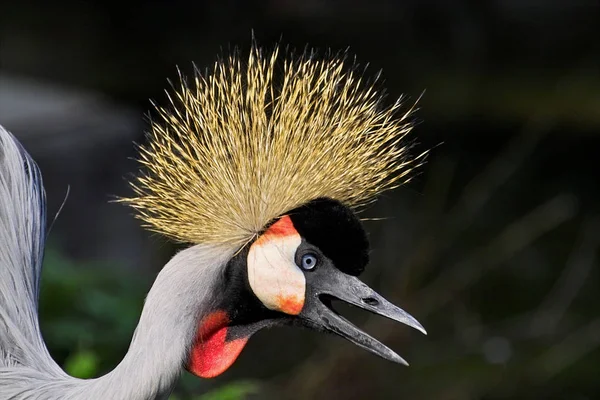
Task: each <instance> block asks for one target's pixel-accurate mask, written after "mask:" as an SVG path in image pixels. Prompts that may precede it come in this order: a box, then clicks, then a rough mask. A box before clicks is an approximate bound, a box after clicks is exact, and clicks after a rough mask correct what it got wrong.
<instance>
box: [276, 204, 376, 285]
mask: <svg viewBox="0 0 600 400" xmlns="http://www.w3.org/2000/svg"><path fill="white" fill-rule="evenodd" d="M286 214H287V215H289V216H290V218H291V219H292V222H293V223H294V227H295V228H296V230H297V231H298V233H299V234H300V235H301V236H302V237H303V238H304V239H306V241H307V242H309V243H310V244H312V245H314V246H317V247H318V248H319V250H321V251H322V252H323V254H325V256H327V257H328V258H329V259H331V261H333V263H334V264H335V266H336V267H337V268H338V269H340V270H341V271H343V272H345V273H347V274H350V275H355V276H357V275H360V273H362V272H363V271H364V269H365V266H366V265H367V263H368V262H369V241H368V239H367V234H366V232H365V230H364V228H363V226H362V224H361V222H360V220H359V219H358V217H357V216H356V215H355V214H354V213H353V212H352V210H350V209H349V208H348V207H346V206H345V205H343V204H342V203H340V202H339V201H337V200H332V199H328V198H320V199H316V200H313V201H310V202H308V203H306V204H305V205H303V206H301V207H298V208H296V209H294V210H291V211H290V212H288V213H286Z"/></svg>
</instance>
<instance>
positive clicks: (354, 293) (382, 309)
mask: <svg viewBox="0 0 600 400" xmlns="http://www.w3.org/2000/svg"><path fill="white" fill-rule="evenodd" d="M311 274H315V275H316V276H313V277H311V278H312V279H311V281H312V282H310V283H308V282H307V283H308V285H307V296H306V299H305V305H304V308H303V310H302V312H301V313H300V317H301V318H302V319H303V320H304V321H305V323H307V324H308V325H310V326H312V327H313V328H316V329H321V330H322V329H324V330H326V331H329V332H333V333H336V334H338V335H340V336H342V337H343V338H345V339H348V340H349V341H351V342H352V343H354V344H356V345H357V346H360V347H362V348H364V349H366V350H368V351H370V352H372V353H375V354H377V355H378V356H380V357H383V358H385V359H386V360H390V361H393V362H397V363H400V364H404V365H408V363H407V362H406V361H405V360H404V359H403V358H402V357H400V356H399V355H398V354H396V353H395V352H394V351H392V350H391V349H390V348H389V347H387V346H385V345H384V344H382V343H381V342H379V341H377V340H376V339H374V338H373V337H372V336H370V335H369V334H367V333H365V332H363V331H362V330H360V329H358V328H357V327H356V326H354V325H353V324H352V323H351V322H349V321H348V320H347V319H345V318H344V317H342V316H341V315H339V314H338V313H336V312H335V311H333V309H332V308H331V305H330V299H328V297H333V298H337V299H339V300H342V301H344V302H346V303H348V304H352V305H354V306H356V307H360V308H362V309H365V310H368V311H370V312H372V313H374V314H378V315H382V316H384V317H387V318H390V319H392V320H394V321H398V322H402V323H403V324H406V325H408V326H411V327H413V328H415V329H417V330H419V331H421V332H423V333H424V334H427V332H426V331H425V328H423V326H422V325H421V324H420V323H419V322H418V321H417V320H416V319H415V318H413V317H412V316H411V315H410V314H408V313H407V312H406V311H404V310H402V309H401V308H399V307H396V306H395V305H393V304H392V303H390V302H389V301H387V300H386V299H385V298H383V297H382V296H381V295H379V294H378V293H377V292H375V291H374V290H373V289H371V288H370V287H368V286H367V285H366V284H364V283H363V282H362V281H361V280H359V279H358V278H357V277H355V276H351V275H347V274H344V273H343V272H341V271H340V270H338V269H337V268H333V267H331V268H321V269H318V270H317V271H314V272H313V273H311Z"/></svg>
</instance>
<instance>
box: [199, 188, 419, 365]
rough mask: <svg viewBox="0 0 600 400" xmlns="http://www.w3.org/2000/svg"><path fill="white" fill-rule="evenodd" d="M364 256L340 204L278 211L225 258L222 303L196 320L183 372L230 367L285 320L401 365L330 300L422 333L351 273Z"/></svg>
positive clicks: (364, 247) (352, 218)
mask: <svg viewBox="0 0 600 400" xmlns="http://www.w3.org/2000/svg"><path fill="white" fill-rule="evenodd" d="M368 260H369V243H368V240H367V236H366V233H365V231H364V229H363V227H362V224H361V223H360V220H359V219H358V218H357V217H356V215H355V214H354V213H353V212H352V211H351V210H350V209H349V208H347V207H346V206H344V205H343V204H342V203H340V202H338V201H335V200H332V199H317V200H314V201H311V202H309V203H307V204H306V205H304V206H302V207H299V208H297V209H295V210H291V211H290V212H289V213H286V214H285V215H283V216H281V217H280V218H278V219H277V220H275V221H274V222H273V223H272V224H269V226H268V227H266V229H265V230H264V232H262V234H261V235H260V236H258V238H257V239H256V240H254V241H253V242H252V243H250V244H248V245H247V246H245V247H244V248H243V250H242V251H240V252H238V254H236V256H234V257H233V258H232V259H231V260H230V262H229V263H228V265H227V267H226V271H225V279H224V281H223V283H222V285H223V288H222V292H221V293H222V297H221V299H222V300H221V302H220V303H218V304H217V306H216V308H215V310H214V311H213V312H211V313H209V314H208V315H207V316H205V317H204V320H203V321H202V322H201V324H200V330H199V337H198V340H197V341H196V343H195V346H194V348H193V350H192V355H191V358H190V364H189V366H188V369H189V370H190V371H191V372H193V373H194V374H196V375H198V376H201V377H214V376H216V375H218V374H220V373H222V372H223V371H225V370H226V369H227V368H228V367H229V366H231V364H233V362H234V361H235V359H236V358H237V356H238V355H239V354H240V352H241V350H242V349H243V347H244V346H245V344H246V342H247V341H248V338H249V337H250V336H251V335H252V334H254V333H255V332H257V331H258V330H260V329H262V328H266V327H274V326H283V325H292V326H301V327H306V328H309V329H314V330H317V331H322V332H328V333H334V334H337V335H339V336H341V337H343V338H345V339H347V340H349V341H350V342H352V343H354V344H356V345H357V346H360V347H362V348H364V349H366V350H368V351H371V352H373V353H374V354H376V355H378V356H380V357H383V358H385V359H387V360H390V361H393V362H397V363H402V364H406V362H405V361H404V359H403V358H402V357H400V356H399V355H398V354H396V353H395V352H394V351H392V350H391V349H389V348H388V347H387V346H385V345H384V344H382V343H380V342H379V341H377V340H376V339H374V338H373V337H371V336H370V335H368V334H367V333H365V332H363V331H362V330H360V329H359V328H357V327H356V326H354V325H353V324H352V323H351V322H349V321H348V320H346V319H345V318H344V317H342V316H341V315H340V314H339V313H337V312H336V311H335V310H334V309H333V307H332V302H331V301H332V300H333V299H337V300H341V301H343V302H345V303H348V304H351V305H353V306H356V307H360V308H362V309H365V310H368V311H370V312H372V313H375V314H379V315H382V316H384V317H387V318H390V319H392V320H395V321H398V322H402V323H404V324H406V325H408V326H411V327H413V328H415V329H418V330H419V331H421V332H423V333H425V329H424V328H423V327H422V326H421V324H420V323H419V322H418V321H417V320H416V319H414V318H413V317H412V316H411V315H410V314H408V313H407V312H405V311H404V310H402V309H400V308H398V307H396V306H395V305H393V304H392V303H390V302H389V301H387V300H386V299H385V298H383V297H382V296H381V295H379V294H378V293H376V292H375V291H374V290H373V289H371V288H369V287H368V286H367V285H366V284H364V283H363V282H362V281H361V280H359V279H358V278H357V276H358V275H359V274H360V273H361V272H362V271H363V270H364V268H365V266H366V265H367V263H368ZM232 299H235V300H232Z"/></svg>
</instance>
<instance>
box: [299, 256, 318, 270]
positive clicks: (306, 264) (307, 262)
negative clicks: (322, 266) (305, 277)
mask: <svg viewBox="0 0 600 400" xmlns="http://www.w3.org/2000/svg"><path fill="white" fill-rule="evenodd" d="M318 261H319V260H318V258H317V256H316V255H315V254H313V253H306V254H305V255H303V256H302V265H301V266H302V269H305V270H307V271H310V270H311V269H314V268H315V267H316V266H317V262H318Z"/></svg>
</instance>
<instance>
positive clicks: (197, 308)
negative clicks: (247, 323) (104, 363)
mask: <svg viewBox="0 0 600 400" xmlns="http://www.w3.org/2000/svg"><path fill="white" fill-rule="evenodd" d="M232 255H233V250H229V249H224V248H215V247H209V246H200V245H197V246H194V247H191V248H188V249H186V250H183V251H181V252H180V253H178V254H177V255H175V256H174V257H173V259H171V261H169V263H167V265H166V266H165V267H164V268H163V270H162V271H161V272H160V274H159V275H158V277H157V278H156V281H155V283H154V285H153V286H152V289H151V290H150V292H149V293H148V296H147V298H146V301H145V304H144V309H143V311H142V315H141V317H140V321H139V324H138V326H137V328H136V331H135V333H134V336H133V339H132V342H131V345H130V347H129V351H128V352H127V354H126V356H125V357H124V359H123V360H122V361H121V363H120V364H119V365H118V366H117V367H116V368H115V369H114V370H113V371H111V372H110V373H108V374H106V375H104V376H102V377H100V378H96V379H91V380H76V379H73V378H70V377H69V378H68V379H66V381H63V382H54V384H50V385H49V386H52V387H47V388H46V389H45V390H44V391H45V393H46V394H48V393H52V392H54V393H55V394H56V395H57V396H55V397H39V398H40V399H46V398H47V399H58V398H60V399H65V400H83V399H86V400H100V399H103V400H105V399H111V400H151V399H166V398H167V397H168V396H169V394H170V393H171V391H172V389H173V387H174V385H175V383H176V382H177V379H178V378H179V376H180V374H181V372H182V371H183V368H184V367H185V362H186V360H187V357H188V355H189V353H190V350H191V346H192V344H193V342H194V339H195V336H196V333H197V329H198V321H199V319H200V318H201V316H202V315H203V314H204V313H206V312H208V311H209V310H210V309H212V308H214V307H215V305H216V304H214V303H215V301H216V297H217V295H218V294H217V293H215V291H216V288H217V286H216V284H217V282H218V278H219V277H220V274H221V273H222V271H223V269H224V265H225V264H226V262H227V260H229V259H230V257H231V256H232Z"/></svg>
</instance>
